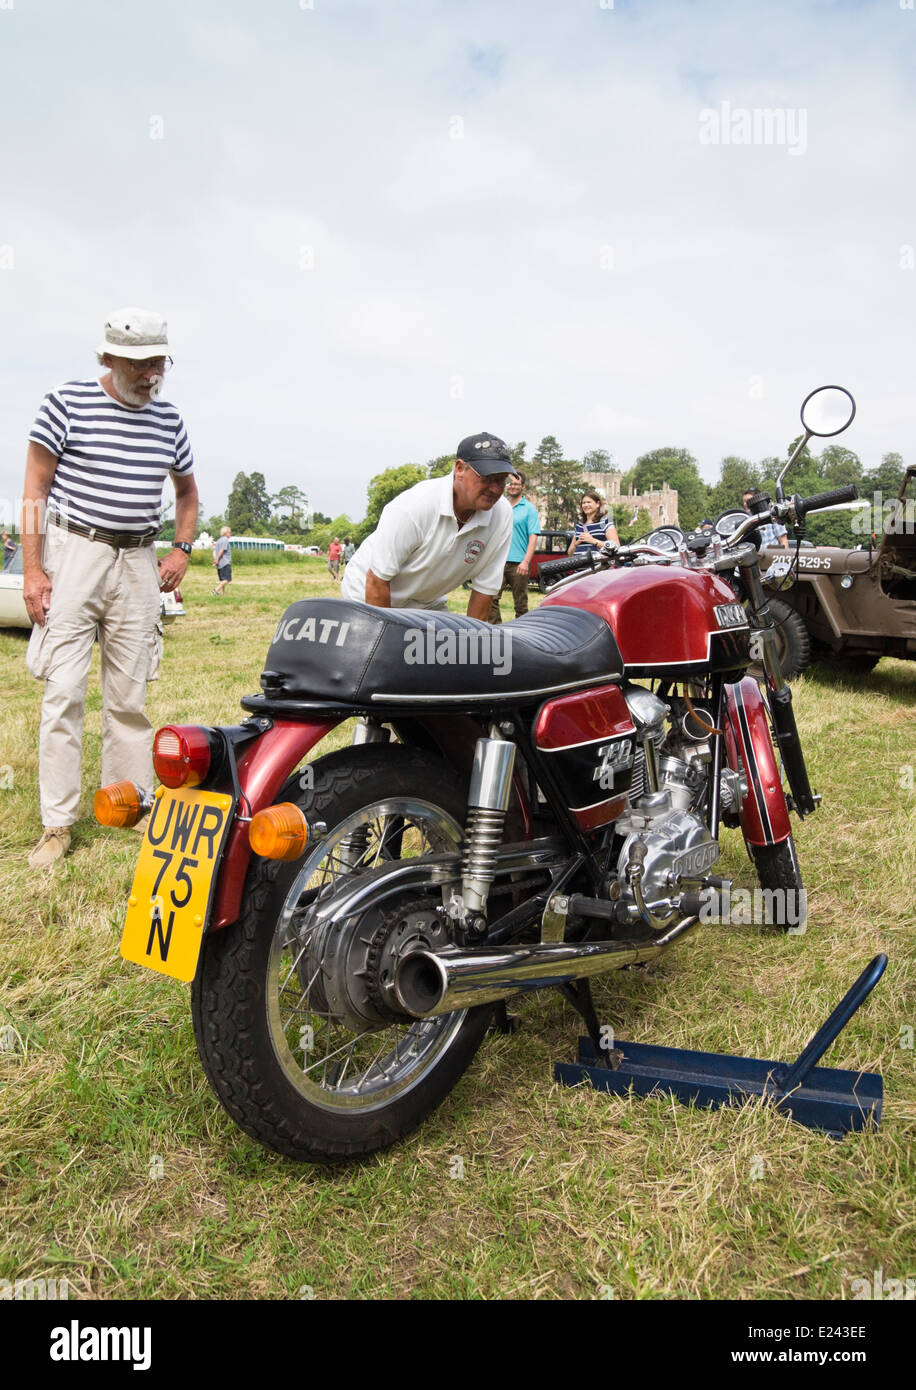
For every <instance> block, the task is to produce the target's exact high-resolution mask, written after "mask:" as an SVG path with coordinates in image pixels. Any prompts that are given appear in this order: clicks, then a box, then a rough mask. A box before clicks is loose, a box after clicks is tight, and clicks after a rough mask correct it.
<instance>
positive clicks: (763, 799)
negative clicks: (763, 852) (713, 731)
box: [725, 676, 792, 845]
mask: <svg viewBox="0 0 916 1390" xmlns="http://www.w3.org/2000/svg"><path fill="white" fill-rule="evenodd" d="M725 704H726V716H727V717H726V722H725V752H726V756H727V758H728V765H729V767H730V768H733V769H735V770H736V771H737V770H739V769H740V768H741V767H743V768H744V770H745V773H746V774H747V796H746V797H745V798H744V802H743V804H742V807H741V830H742V832H743V834H744V838H745V840H746V841H747V843H748V844H749V845H778V844H781V843H782V842H783V840H787V839H788V838H789V836H790V834H791V833H792V828H791V825H790V823H789V808H788V807H787V805H786V797H785V793H784V791H783V789H782V780H781V778H780V775H779V766H778V764H777V762H776V754H775V753H774V751H773V742H772V739H771V737H770V725H769V720H768V718H767V707H766V703H765V701H764V698H763V694H762V692H761V689H760V686H759V685H758V684H757V682H756V681H755V680H753V679H752V677H750V676H745V677H744V679H743V680H741V681H738V682H736V683H735V684H734V685H727V686H726V687H725Z"/></svg>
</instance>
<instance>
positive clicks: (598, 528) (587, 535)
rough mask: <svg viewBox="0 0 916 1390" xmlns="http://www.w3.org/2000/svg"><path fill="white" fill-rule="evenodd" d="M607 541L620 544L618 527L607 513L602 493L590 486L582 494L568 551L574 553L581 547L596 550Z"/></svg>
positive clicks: (570, 553) (569, 553) (568, 553)
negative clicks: (577, 518)
mask: <svg viewBox="0 0 916 1390" xmlns="http://www.w3.org/2000/svg"><path fill="white" fill-rule="evenodd" d="M605 541H610V542H611V544H612V545H619V544H620V538H619V537H618V535H617V527H616V526H615V525H614V523H613V521H612V520H611V518H610V517H609V516H608V514H607V509H606V507H605V505H604V498H603V497H602V496H601V493H600V492H595V490H594V489H593V488H589V489H588V491H587V492H584V493H583V494H582V502H581V504H580V506H579V520H578V521H577V522H576V529H575V532H574V534H573V538H572V540H571V541H570V543H569V550H568V551H567V552H566V553H567V555H572V554H573V552H574V551H575V550H578V549H580V548H582V549H585V550H588V549H592V550H595V549H596V548H597V547H598V546H599V545H603V544H604V542H605Z"/></svg>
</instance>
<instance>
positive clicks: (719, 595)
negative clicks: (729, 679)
mask: <svg viewBox="0 0 916 1390" xmlns="http://www.w3.org/2000/svg"><path fill="white" fill-rule="evenodd" d="M544 604H545V605H546V604H557V605H560V604H562V605H563V606H564V607H566V608H583V609H586V610H587V611H588V612H589V613H596V614H597V615H598V617H600V618H604V620H605V622H606V623H608V624H609V626H610V628H611V631H612V632H613V633H614V636H615V637H616V638H617V645H618V647H619V648H620V654H621V656H622V657H623V660H624V664H625V666H626V674H627V675H628V676H640V675H643V676H648V675H651V676H668V677H671V678H672V679H675V680H680V679H683V677H685V676H689V675H694V674H697V675H699V674H700V673H701V672H703V671H731V670H740V669H743V668H744V667H746V666H748V665H749V663H750V657H749V655H748V642H749V638H750V629H749V627H748V622H747V616H746V614H745V612H744V610H743V608H742V607H741V605H740V603H739V602H738V600H737V599H736V598H735V595H734V592H733V591H732V589H730V588H729V586H728V584H726V582H725V580H724V579H720V577H719V576H718V575H716V574H710V573H709V572H708V571H706V570H689V569H684V568H680V567H675V566H668V565H665V566H661V565H658V566H656V565H634V566H633V567H632V568H630V569H619V570H601V571H600V572H599V573H597V574H588V575H585V576H583V578H582V579H577V580H575V581H574V582H573V583H571V584H564V585H563V587H562V588H560V589H559V590H557V592H556V593H555V594H551V595H549V596H548V597H547V598H545V600H544Z"/></svg>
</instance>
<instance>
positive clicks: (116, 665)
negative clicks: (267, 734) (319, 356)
mask: <svg viewBox="0 0 916 1390" xmlns="http://www.w3.org/2000/svg"><path fill="white" fill-rule="evenodd" d="M167 349H168V339H167V336H166V324H165V321H164V319H162V318H161V317H160V316H159V315H158V314H153V313H150V312H149V311H148V310H145V309H134V308H130V309H120V310H117V311H116V312H115V313H113V314H112V315H111V317H110V318H109V320H108V322H107V323H106V325H105V336H104V341H103V342H102V344H101V345H100V347H99V349H98V361H99V365H100V366H101V367H104V368H105V372H104V374H103V375H102V376H101V377H100V378H98V379H89V380H82V381H68V382H65V383H64V385H62V386H58V387H57V388H56V389H55V390H53V391H51V392H49V393H48V395H47V396H45V398H44V400H43V401H42V403H41V407H40V409H39V411H38V415H37V417H36V420H35V423H34V424H33V426H32V429H31V432H30V434H29V449H28V455H27V459H26V470H25V484H24V487H23V506H22V558H23V569H24V585H23V597H24V600H25V605H26V608H27V610H28V613H29V616H30V618H31V619H32V621H33V623H34V624H35V626H34V628H33V629H32V636H31V640H30V642H29V649H28V654H27V656H26V664H27V666H28V668H29V670H30V671H31V673H32V675H33V676H37V677H38V678H39V679H40V680H43V681H44V682H45V693H44V699H43V700H42V706H41V730H40V734H39V747H38V787H39V795H40V799H41V820H42V825H43V826H44V833H43V834H42V837H41V839H40V840H39V842H38V844H37V845H36V846H35V849H34V850H33V851H32V853H31V855H30V856H29V865H30V866H31V867H32V868H33V869H47V868H50V867H52V866H53V865H54V864H55V863H56V862H57V860H59V859H61V858H62V857H63V856H64V855H65V854H66V853H67V850H68V849H69V848H70V827H71V826H72V825H73V823H74V822H75V821H76V818H77V812H78V807H79V797H80V762H81V748H82V735H83V715H84V712H85V705H86V682H87V678H88V676H89V663H90V661H91V658H92V647H93V643H94V642H95V640H96V638H98V643H99V655H100V659H101V674H102V784H103V785H104V784H106V783H108V782H116V781H121V780H129V781H132V782H135V783H136V784H137V785H138V786H141V787H150V788H151V787H152V782H153V765H152V742H153V731H152V728H151V727H150V723H149V720H148V719H147V718H146V715H145V714H144V713H143V705H144V702H145V699H146V683H147V680H149V679H150V678H151V677H152V676H153V675H155V674H156V668H157V666H158V646H157V642H156V636H157V633H156V621H157V618H158V616H159V592H160V590H161V589H163V590H171V589H174V588H175V587H176V585H177V584H179V583H180V582H181V580H182V578H183V576H184V572H185V569H186V567H187V563H188V555H189V554H190V552H191V542H192V540H193V539H194V531H195V528H196V525H197V485H196V483H195V482H194V474H193V472H192V468H193V460H192V458H191V447H190V445H189V443H188V436H187V433H186V431H185V427H184V422H183V421H182V418H181V416H180V415H179V413H178V411H177V410H176V409H175V407H174V406H173V405H170V404H169V403H168V402H166V401H163V400H160V399H159V394H160V390H161V387H162V379H163V376H164V374H165V372H166V371H167V369H168V367H169V366H170V365H171V361H172V359H171V357H169V356H168V355H167ZM167 475H171V478H172V482H173V484H174V487H175V498H176V503H175V543H174V547H173V549H172V550H170V551H169V552H168V554H167V555H165V556H164V557H163V559H162V560H160V561H159V563H158V565H157V562H156V552H155V548H154V546H153V540H154V538H155V536H156V535H157V534H158V531H159V523H160V512H161V504H162V486H163V483H164V482H165V479H166V476H167Z"/></svg>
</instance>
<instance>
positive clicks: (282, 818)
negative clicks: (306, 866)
mask: <svg viewBox="0 0 916 1390" xmlns="http://www.w3.org/2000/svg"><path fill="white" fill-rule="evenodd" d="M308 840H309V827H308V821H307V820H306V819H305V816H304V815H303V814H302V812H301V811H300V810H299V807H298V806H296V805H294V804H293V802H292V801H281V802H280V804H279V805H278V806H268V807H266V808H265V809H264V810H263V811H258V813H257V815H256V816H254V817H253V818H252V821H251V824H250V825H249V827H248V841H249V843H250V845H251V848H252V849H253V850H254V852H255V854H259V855H260V856H261V858H262V859H298V858H299V856H300V855H301V854H302V852H303V851H304V849H305V847H306V845H307V844H308Z"/></svg>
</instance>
